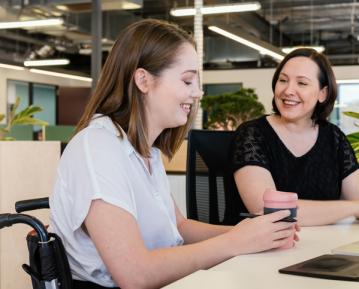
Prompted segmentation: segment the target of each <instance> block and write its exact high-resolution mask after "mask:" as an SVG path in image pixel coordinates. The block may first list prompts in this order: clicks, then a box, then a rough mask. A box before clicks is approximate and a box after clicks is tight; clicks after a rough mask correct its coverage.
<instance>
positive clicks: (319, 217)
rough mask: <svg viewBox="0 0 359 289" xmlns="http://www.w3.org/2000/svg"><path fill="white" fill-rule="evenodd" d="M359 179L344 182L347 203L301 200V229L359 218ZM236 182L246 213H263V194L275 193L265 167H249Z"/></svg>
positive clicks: (299, 217) (342, 201)
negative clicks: (353, 217)
mask: <svg viewBox="0 0 359 289" xmlns="http://www.w3.org/2000/svg"><path fill="white" fill-rule="evenodd" d="M358 176H359V175H358V172H354V173H352V174H351V175H349V176H348V177H347V178H345V179H344V180H343V196H344V198H345V199H346V200H338V201H313V200H298V223H299V225H301V226H315V225H327V224H332V223H335V222H337V221H339V220H341V219H343V218H346V217H350V216H359V196H358V194H359V184H358ZM234 178H235V181H236V184H237V188H238V191H239V192H240V195H241V198H242V200H243V202H244V204H245V205H246V207H247V209H248V210H249V211H250V212H252V213H256V212H260V211H262V210H263V193H264V190H265V189H266V188H273V189H275V184H274V181H273V178H272V176H271V174H270V172H269V171H268V170H266V169H264V168H262V167H258V166H246V167H243V168H241V169H239V170H238V171H237V172H235V174H234Z"/></svg>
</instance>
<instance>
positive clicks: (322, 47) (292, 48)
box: [282, 45, 325, 54]
mask: <svg viewBox="0 0 359 289" xmlns="http://www.w3.org/2000/svg"><path fill="white" fill-rule="evenodd" d="M298 48H311V49H314V50H316V51H317V52H319V53H322V52H323V51H324V50H325V48H324V46H310V45H309V46H305V45H303V46H302V45H301V46H293V47H283V48H282V51H283V52H284V53H286V54H288V53H291V52H292V51H293V50H295V49H298Z"/></svg>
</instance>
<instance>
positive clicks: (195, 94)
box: [191, 86, 203, 98]
mask: <svg viewBox="0 0 359 289" xmlns="http://www.w3.org/2000/svg"><path fill="white" fill-rule="evenodd" d="M202 95H203V91H202V89H200V88H199V86H197V87H196V88H195V89H194V90H193V92H192V95H191V96H192V98H201V97H202Z"/></svg>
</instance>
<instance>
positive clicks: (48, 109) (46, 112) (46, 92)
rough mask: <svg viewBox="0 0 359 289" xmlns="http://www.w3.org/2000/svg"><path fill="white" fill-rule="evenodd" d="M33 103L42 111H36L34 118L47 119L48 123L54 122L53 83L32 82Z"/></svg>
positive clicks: (54, 99) (54, 88) (54, 101)
mask: <svg viewBox="0 0 359 289" xmlns="http://www.w3.org/2000/svg"><path fill="white" fill-rule="evenodd" d="M32 103H33V104H34V105H38V106H40V107H41V108H42V109H43V111H41V112H39V113H36V114H35V115H34V116H35V118H39V119H41V120H44V121H47V122H48V123H49V125H55V124H56V87H55V86H53V85H43V84H34V85H33V101H32Z"/></svg>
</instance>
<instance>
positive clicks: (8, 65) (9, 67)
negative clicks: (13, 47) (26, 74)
mask: <svg viewBox="0 0 359 289" xmlns="http://www.w3.org/2000/svg"><path fill="white" fill-rule="evenodd" d="M0 68H7V69H14V70H24V69H25V68H24V67H22V66H17V65H10V64H5V63H0Z"/></svg>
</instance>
